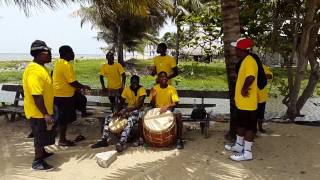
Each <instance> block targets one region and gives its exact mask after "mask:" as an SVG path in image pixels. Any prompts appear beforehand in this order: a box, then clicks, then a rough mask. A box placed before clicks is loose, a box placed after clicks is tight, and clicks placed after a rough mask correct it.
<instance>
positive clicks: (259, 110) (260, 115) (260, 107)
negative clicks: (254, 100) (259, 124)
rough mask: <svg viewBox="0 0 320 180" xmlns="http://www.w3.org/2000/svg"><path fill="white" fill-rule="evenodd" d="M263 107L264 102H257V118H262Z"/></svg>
mask: <svg viewBox="0 0 320 180" xmlns="http://www.w3.org/2000/svg"><path fill="white" fill-rule="evenodd" d="M265 109H266V102H263V103H259V104H258V109H257V117H258V119H264V112H265Z"/></svg>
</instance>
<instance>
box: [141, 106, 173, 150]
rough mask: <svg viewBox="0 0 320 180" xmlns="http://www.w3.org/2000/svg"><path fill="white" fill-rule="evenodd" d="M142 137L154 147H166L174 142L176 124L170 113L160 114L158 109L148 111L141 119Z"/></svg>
mask: <svg viewBox="0 0 320 180" xmlns="http://www.w3.org/2000/svg"><path fill="white" fill-rule="evenodd" d="M143 135H144V138H145V140H146V142H147V143H148V144H149V145H150V146H154V147H167V146H169V145H170V144H172V143H173V142H174V140H175V135H176V123H175V119H174V115H173V113H172V112H170V111H167V112H166V113H162V114H160V108H154V109H151V110H149V111H148V112H147V113H146V114H145V116H144V118H143Z"/></svg>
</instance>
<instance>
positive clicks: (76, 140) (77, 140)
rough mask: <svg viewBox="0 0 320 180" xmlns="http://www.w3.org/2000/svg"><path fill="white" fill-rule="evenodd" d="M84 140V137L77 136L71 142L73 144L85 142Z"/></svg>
mask: <svg viewBox="0 0 320 180" xmlns="http://www.w3.org/2000/svg"><path fill="white" fill-rule="evenodd" d="M85 139H86V138H85V137H84V136H82V135H78V136H77V137H76V138H75V139H74V140H73V142H75V143H76V142H80V141H83V140H85Z"/></svg>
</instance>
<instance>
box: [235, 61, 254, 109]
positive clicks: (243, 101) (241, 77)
mask: <svg viewBox="0 0 320 180" xmlns="http://www.w3.org/2000/svg"><path fill="white" fill-rule="evenodd" d="M248 76H253V77H254V78H255V80H254V81H253V83H252V84H251V86H250V87H249V88H250V90H249V96H248V97H243V96H242V95H241V89H242V87H243V85H244V82H245V79H246V78H247V77H248ZM257 77H258V65H257V63H256V61H255V59H254V58H253V57H252V56H250V55H248V56H246V57H245V58H244V60H243V61H242V63H241V66H240V69H239V73H238V77H237V82H236V91H235V103H236V107H237V108H238V109H240V110H248V111H254V110H256V109H257V106H258V85H257Z"/></svg>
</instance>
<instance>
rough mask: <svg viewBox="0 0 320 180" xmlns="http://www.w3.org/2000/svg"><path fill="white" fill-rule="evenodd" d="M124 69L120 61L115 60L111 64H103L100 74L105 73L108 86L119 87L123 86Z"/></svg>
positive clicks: (111, 87)
mask: <svg viewBox="0 0 320 180" xmlns="http://www.w3.org/2000/svg"><path fill="white" fill-rule="evenodd" d="M124 72H125V71H124V69H123V67H122V65H121V64H120V63H117V62H114V64H112V65H109V64H108V63H106V64H103V65H102V66H101V69H100V75H103V76H104V77H106V78H107V79H108V85H107V88H110V89H119V88H121V87H122V74H123V73H124Z"/></svg>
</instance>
